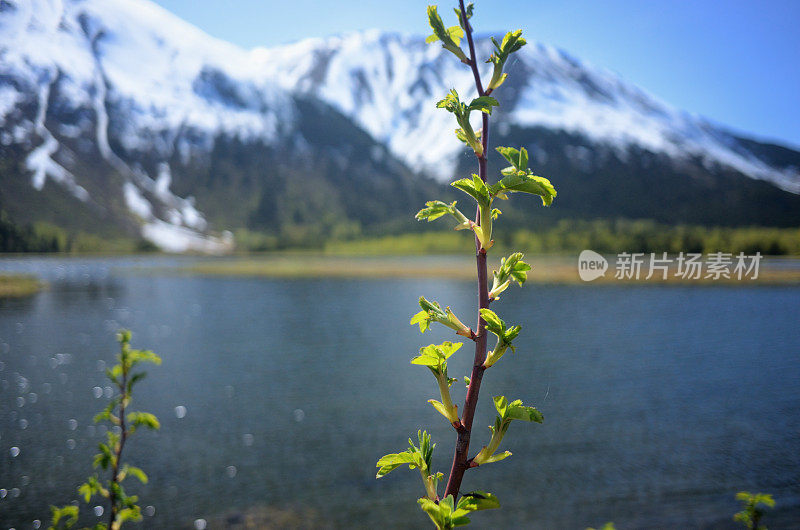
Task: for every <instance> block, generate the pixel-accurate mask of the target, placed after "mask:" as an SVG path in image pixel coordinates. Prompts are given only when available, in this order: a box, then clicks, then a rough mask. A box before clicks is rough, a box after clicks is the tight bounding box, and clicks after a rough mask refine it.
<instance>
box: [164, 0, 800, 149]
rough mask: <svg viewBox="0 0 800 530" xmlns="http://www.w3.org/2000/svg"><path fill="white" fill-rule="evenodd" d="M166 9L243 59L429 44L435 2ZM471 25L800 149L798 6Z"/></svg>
mask: <svg viewBox="0 0 800 530" xmlns="http://www.w3.org/2000/svg"><path fill="white" fill-rule="evenodd" d="M156 1H157V3H158V4H161V5H162V6H164V7H165V8H167V9H168V10H170V11H172V12H173V13H175V14H176V15H178V16H180V17H181V18H183V19H185V20H187V21H189V22H191V23H193V24H195V25H197V26H199V27H200V28H202V29H203V30H204V31H206V32H207V33H209V34H211V35H214V36H215V37H219V38H222V39H225V40H228V41H231V42H234V43H236V44H238V45H240V46H242V47H245V48H250V47H253V46H275V45H280V44H284V43H287V42H292V41H295V40H299V39H301V38H304V37H322V36H326V35H332V34H336V33H341V32H345V31H352V30H361V29H369V28H379V29H383V30H388V31H399V32H407V33H420V34H421V33H424V32H426V31H427V21H426V17H425V6H426V5H428V3H429V2H427V1H419V0H403V1H398V2H388V1H385V0H384V1H381V0H358V1H352V0H336V1H332V2H321V1H311V0H291V1H287V0H280V1H275V0H228V1H226V2H217V1H214V2H210V1H201V0H156ZM438 4H439V6H440V12H446V11H445V9H443V8H445V7H447V6H450V5H453V6H455V5H456V2H455V1H452V2H441V1H440V2H438ZM473 20H474V26H475V27H476V29H477V30H478V31H481V32H483V31H485V32H490V31H494V32H499V31H502V30H506V29H517V28H522V29H523V30H524V32H525V35H526V36H527V38H528V40H538V41H542V42H546V43H548V44H553V45H555V46H558V47H560V48H563V49H564V50H566V51H567V52H569V53H570V54H572V55H573V56H575V57H577V58H579V59H582V60H584V61H588V62H591V63H594V64H596V65H598V66H604V67H606V68H610V69H611V70H614V71H616V72H618V73H619V74H621V75H622V76H623V77H624V78H626V79H627V80H629V81H631V82H633V83H635V84H637V85H639V86H641V87H642V88H644V89H645V90H647V91H649V92H651V93H653V94H655V95H656V96H658V97H660V98H661V99H663V100H665V101H667V102H668V103H670V104H673V105H675V106H677V107H679V108H682V109H685V110H688V111H690V112H695V113H698V114H701V115H703V116H706V117H708V118H711V119H712V120H715V121H718V122H721V123H723V124H726V125H728V126H731V127H733V128H734V129H738V130H740V131H745V132H748V133H750V134H753V135H755V136H757V137H759V138H765V139H773V140H777V141H779V142H780V143H786V144H790V145H794V146H800V31H798V29H797V28H798V24H800V0H763V1H759V0H751V1H743V0H726V1H722V0H717V1H712V0H694V1H691V0H668V1H660V2H655V1H652V0H628V1H623V0H604V1H599V0H570V1H566V0H564V1H561V0H559V1H552V0H550V1H544V0H491V1H490V0H483V1H480V0H479V1H477V2H476V14H475V18H474V19H473Z"/></svg>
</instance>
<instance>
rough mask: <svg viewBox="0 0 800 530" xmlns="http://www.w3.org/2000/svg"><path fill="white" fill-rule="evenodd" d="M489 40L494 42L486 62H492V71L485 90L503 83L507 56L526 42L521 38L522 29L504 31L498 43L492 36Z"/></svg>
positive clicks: (492, 88) (505, 75)
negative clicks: (492, 50) (504, 33)
mask: <svg viewBox="0 0 800 530" xmlns="http://www.w3.org/2000/svg"><path fill="white" fill-rule="evenodd" d="M491 40H492V44H494V47H495V51H494V53H492V55H491V56H490V57H489V59H488V60H487V61H486V62H487V63H493V64H494V70H493V72H492V78H491V80H490V81H489V84H488V85H487V86H486V89H487V90H495V89H497V88H498V87H499V86H500V85H502V84H503V82H504V81H505V80H506V77H507V74H505V73H504V72H503V67H504V66H505V63H506V61H507V60H508V57H509V56H510V55H511V54H512V53H514V52H516V51H518V50H519V49H520V48H522V47H523V46H525V44H527V43H526V42H525V39H523V38H522V30H519V29H518V30H517V31H513V32H511V31H509V32H508V33H506V35H505V37H503V41H502V43H500V44H498V42H497V40H496V39H495V38H494V37H492V38H491Z"/></svg>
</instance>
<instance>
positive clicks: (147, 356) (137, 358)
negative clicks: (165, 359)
mask: <svg viewBox="0 0 800 530" xmlns="http://www.w3.org/2000/svg"><path fill="white" fill-rule="evenodd" d="M128 362H130V366H135V365H137V364H139V363H153V364H155V365H160V364H161V357H159V356H158V355H156V354H155V353H153V352H152V351H150V350H131V351H130V352H129V353H128Z"/></svg>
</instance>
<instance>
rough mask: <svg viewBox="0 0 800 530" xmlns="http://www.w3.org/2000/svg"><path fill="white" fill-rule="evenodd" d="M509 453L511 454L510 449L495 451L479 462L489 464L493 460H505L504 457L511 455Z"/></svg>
mask: <svg viewBox="0 0 800 530" xmlns="http://www.w3.org/2000/svg"><path fill="white" fill-rule="evenodd" d="M511 454H512V453H511V451H503V452H502V453H496V454H493V455H492V456H490V457H489V458H487V459H485V460H484V461H483V462H482V463H481V465H484V464H491V463H493V462H499V461H501V460H505V459H506V458H508V457H509V456H511Z"/></svg>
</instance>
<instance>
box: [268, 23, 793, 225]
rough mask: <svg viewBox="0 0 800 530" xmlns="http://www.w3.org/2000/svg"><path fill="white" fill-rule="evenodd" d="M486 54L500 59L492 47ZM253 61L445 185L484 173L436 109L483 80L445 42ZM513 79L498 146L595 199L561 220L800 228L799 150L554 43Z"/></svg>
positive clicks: (394, 38) (348, 41)
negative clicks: (748, 134)
mask: <svg viewBox="0 0 800 530" xmlns="http://www.w3.org/2000/svg"><path fill="white" fill-rule="evenodd" d="M476 45H477V52H478V55H479V56H483V57H488V55H489V54H490V49H489V46H490V43H489V42H488V39H479V40H478V42H477V43H476ZM253 54H254V55H255V56H256V57H257V59H258V61H259V63H260V65H261V66H260V67H261V68H262V69H263V71H264V72H265V76H266V77H269V78H273V79H276V80H277V81H278V82H280V83H281V85H282V86H284V87H285V88H286V89H288V90H291V91H293V92H295V93H301V94H307V95H311V96H315V97H319V98H322V99H324V100H325V101H327V102H329V103H330V104H331V105H333V106H335V107H336V108H338V109H339V110H341V111H342V112H344V113H345V114H347V115H348V116H351V117H352V118H353V119H354V120H356V121H357V122H358V123H359V124H360V125H361V126H363V127H364V128H365V129H366V130H367V131H369V132H370V133H372V134H373V136H375V137H376V138H378V139H379V140H381V141H383V142H385V143H386V144H387V145H388V146H389V147H390V149H391V150H392V152H393V153H394V154H396V155H397V156H398V157H400V158H401V159H403V160H405V161H406V162H407V163H408V164H409V165H410V166H411V167H412V168H415V169H417V170H422V171H428V172H431V173H432V174H434V175H436V176H437V177H438V178H439V179H440V180H444V181H448V180H450V179H451V178H452V177H453V175H455V174H456V172H458V174H459V175H460V174H463V173H464V172H466V171H470V170H471V167H472V166H471V164H470V163H468V162H467V163H465V162H466V161H468V160H469V156H467V157H466V158H465V157H464V153H465V150H464V146H463V144H460V143H459V142H458V141H457V140H456V138H455V136H454V135H453V134H452V130H453V128H454V125H453V122H452V117H451V116H450V115H449V114H447V113H445V112H442V111H441V110H440V109H437V108H435V102H436V101H437V100H438V99H440V98H441V97H443V96H444V94H446V92H447V91H448V90H449V89H450V88H451V87H455V88H456V89H457V90H458V91H459V92H460V93H461V94H462V98H467V99H468V98H469V97H474V95H475V89H474V86H473V80H472V75H471V72H470V71H469V69H468V68H464V67H463V65H462V64H460V63H459V62H458V61H457V60H456V59H454V58H453V57H452V55H450V54H449V53H448V52H446V51H444V50H443V49H442V48H441V47H440V46H435V45H427V44H425V43H424V42H423V40H422V39H421V38H418V37H412V36H404V35H395V34H385V33H379V32H364V33H353V34H348V35H344V36H340V37H332V38H329V39H309V40H306V41H302V42H299V43H297V44H293V45H289V46H285V47H281V48H277V49H257V50H254V52H253ZM489 67H490V66H489V65H483V70H484V71H485V72H488V71H489ZM507 70H508V71H509V79H508V81H507V82H506V83H505V84H504V85H503V86H502V87H501V88H500V89H499V90H498V91H497V92H496V93H495V94H493V95H495V96H496V97H497V98H498V99H499V100H500V102H501V107H500V109H498V110H496V111H495V113H494V114H493V118H492V123H493V125H492V127H493V129H492V131H491V137H490V138H491V142H492V144H494V145H498V144H500V145H503V144H507V142H519V143H522V144H523V145H525V146H527V147H528V148H529V149H531V150H532V151H533V155H534V156H533V160H534V162H535V163H536V164H537V165H536V166H535V167H537V168H540V170H541V171H542V172H543V173H546V174H547V175H549V176H551V177H552V178H553V180H554V182H555V183H556V184H557V185H558V186H561V187H564V186H566V188H565V189H570V190H574V191H576V192H578V193H577V194H576V195H572V197H573V199H572V200H574V199H575V198H577V197H583V198H585V199H587V200H583V201H582V202H581V203H579V204H574V205H572V207H570V208H568V209H564V207H565V206H570V205H565V204H564V202H565V201H566V202H569V201H570V200H571V199H569V198H568V197H569V196H570V194H569V193H564V194H561V196H560V197H559V204H558V205H559V208H557V210H558V212H557V213H554V215H583V216H586V215H592V216H603V217H605V216H609V215H611V216H628V217H650V218H655V219H658V220H662V221H666V222H701V223H705V224H746V223H764V224H778V225H797V224H798V223H800V200H798V197H797V194H798V193H800V152H798V151H795V150H792V149H790V148H787V147H781V146H775V145H770V144H766V143H761V142H757V141H755V140H751V139H747V138H742V137H740V136H738V135H737V134H735V133H732V132H730V131H728V130H727V129H725V128H724V127H722V126H718V125H715V124H712V123H710V122H708V121H707V120H704V119H702V118H700V117H697V116H692V115H690V114H688V113H686V112H681V111H679V110H677V109H674V108H672V107H670V106H669V105H667V104H665V103H663V102H661V101H659V100H658V99H656V98H654V97H653V96H650V95H648V94H646V93H645V92H643V91H641V90H639V89H638V88H636V87H635V86H633V85H631V84H629V83H626V82H625V81H624V80H622V79H621V78H620V77H619V76H617V75H615V74H613V73H611V72H608V71H605V70H602V69H598V68H594V67H592V66H590V65H587V64H584V63H581V62H580V61H578V60H576V59H574V58H572V57H570V56H569V55H567V54H566V53H564V52H563V51H559V50H556V49H554V48H552V47H549V46H545V45H542V44H529V45H528V46H526V47H524V48H523V49H522V50H521V52H520V53H518V54H517V55H516V56H515V58H514V59H512V61H510V62H509V65H508V66H507ZM477 120H478V118H477V117H475V125H476V126H478V125H479V123H478V121H477ZM511 131H515V134H511ZM495 162H498V163H500V160H499V159H497V160H495ZM494 167H498V166H497V165H494ZM787 192H788V193H787ZM609 195H610V197H609ZM587 196H588V198H587ZM562 197H563V198H562ZM601 197H602V198H605V199H604V200H603V201H601V200H599V199H600V198H601ZM606 199H610V201H607V200H606ZM611 204H613V205H614V207H613V208H611V207H610V205H611Z"/></svg>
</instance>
